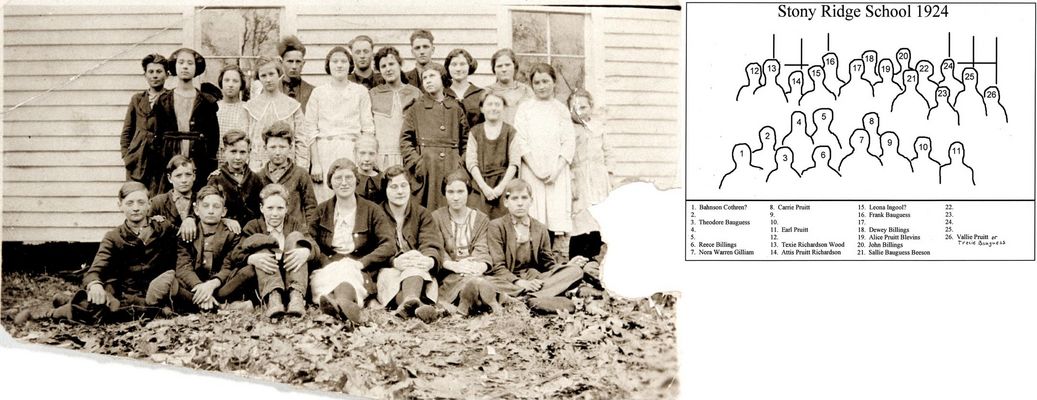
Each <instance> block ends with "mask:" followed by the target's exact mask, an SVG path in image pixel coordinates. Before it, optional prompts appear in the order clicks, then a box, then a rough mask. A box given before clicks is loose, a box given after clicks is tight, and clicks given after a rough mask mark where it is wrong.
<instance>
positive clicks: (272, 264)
mask: <svg viewBox="0 0 1037 400" xmlns="http://www.w3.org/2000/svg"><path fill="white" fill-rule="evenodd" d="M248 263H249V265H252V266H254V267H256V269H258V270H260V271H263V272H266V273H268V274H272V273H275V272H277V261H276V260H274V255H273V254H270V253H256V254H253V255H251V256H248Z"/></svg>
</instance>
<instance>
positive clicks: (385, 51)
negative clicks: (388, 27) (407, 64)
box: [374, 46, 403, 75]
mask: <svg viewBox="0 0 1037 400" xmlns="http://www.w3.org/2000/svg"><path fill="white" fill-rule="evenodd" d="M390 56H391V57H396V63H397V64H399V65H400V69H401V70H402V69H403V57H400V52H399V50H396V48H395V47H392V46H385V47H382V48H380V49H378V51H377V52H375V53H374V69H375V70H377V71H380V70H381V66H382V59H383V58H385V57H390ZM401 75H402V74H401Z"/></svg>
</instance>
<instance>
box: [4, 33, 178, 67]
mask: <svg viewBox="0 0 1037 400" xmlns="http://www.w3.org/2000/svg"><path fill="white" fill-rule="evenodd" d="M8 36H10V34H9V35H8ZM180 47H181V45H180V44H166V43H157V44H152V43H142V44H141V45H139V46H136V47H132V48H131V47H130V46H129V45H125V44H80V45H76V46H62V45H52V46H5V47H4V59H5V60H14V61H65V60H97V61H98V62H100V61H101V60H106V59H108V58H112V59H115V60H137V61H138V62H139V61H140V59H141V58H142V57H144V56H145V55H147V54H148V53H159V54H164V55H168V54H170V53H172V52H173V51H174V50H176V49H178V48H180Z"/></svg>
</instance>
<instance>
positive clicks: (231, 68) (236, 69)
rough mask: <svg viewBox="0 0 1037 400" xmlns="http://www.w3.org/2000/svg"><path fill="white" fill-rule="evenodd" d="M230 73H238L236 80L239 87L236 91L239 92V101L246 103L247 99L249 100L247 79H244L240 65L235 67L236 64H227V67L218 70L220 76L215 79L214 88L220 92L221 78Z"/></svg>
mask: <svg viewBox="0 0 1037 400" xmlns="http://www.w3.org/2000/svg"><path fill="white" fill-rule="evenodd" d="M230 71H234V72H237V73H238V79H240V80H241V87H240V88H238V91H239V92H241V101H248V98H249V90H248V86H249V85H248V83H249V82H248V78H247V77H245V71H243V70H242V69H241V66H240V65H237V64H227V65H224V66H223V68H221V69H220V75H219V76H218V77H216V86H218V87H219V88H220V90H223V76H224V75H226V74H227V72H230Z"/></svg>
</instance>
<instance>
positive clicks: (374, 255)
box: [360, 207, 397, 269]
mask: <svg viewBox="0 0 1037 400" xmlns="http://www.w3.org/2000/svg"><path fill="white" fill-rule="evenodd" d="M368 210H369V211H368V226H370V227H373V228H374V234H375V237H377V238H378V246H376V247H375V248H374V250H372V251H371V252H370V253H367V254H366V255H364V256H363V257H361V258H360V263H361V264H363V265H364V269H367V268H368V267H370V266H371V265H372V264H382V263H384V262H386V261H388V260H389V259H390V258H392V256H393V255H395V254H396V251H397V246H396V228H394V227H393V225H392V222H391V221H389V217H388V216H387V215H385V212H383V211H382V210H381V209H380V208H379V207H370V208H369V209H368Z"/></svg>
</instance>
